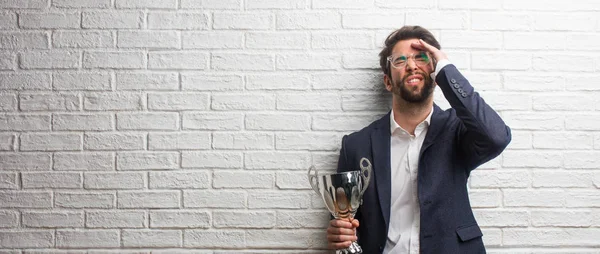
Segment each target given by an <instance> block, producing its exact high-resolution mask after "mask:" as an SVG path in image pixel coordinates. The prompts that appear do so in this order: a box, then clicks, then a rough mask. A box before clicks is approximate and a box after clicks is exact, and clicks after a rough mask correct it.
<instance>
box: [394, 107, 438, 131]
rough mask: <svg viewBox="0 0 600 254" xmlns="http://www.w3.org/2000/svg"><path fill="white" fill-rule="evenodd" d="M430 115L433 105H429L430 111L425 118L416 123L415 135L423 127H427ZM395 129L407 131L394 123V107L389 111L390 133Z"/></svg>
mask: <svg viewBox="0 0 600 254" xmlns="http://www.w3.org/2000/svg"><path fill="white" fill-rule="evenodd" d="M432 115H433V106H432V107H431V111H430V112H429V115H427V117H426V118H425V120H423V122H421V123H419V124H418V125H417V128H416V129H415V135H416V136H418V135H419V134H420V133H421V132H422V131H423V130H424V129H425V128H427V127H429V125H430V123H431V116H432ZM397 129H400V130H402V133H408V132H407V131H406V130H404V129H402V127H400V125H399V124H398V123H396V121H395V120H394V109H392V112H391V113H390V135H393V134H394V131H396V130H397Z"/></svg>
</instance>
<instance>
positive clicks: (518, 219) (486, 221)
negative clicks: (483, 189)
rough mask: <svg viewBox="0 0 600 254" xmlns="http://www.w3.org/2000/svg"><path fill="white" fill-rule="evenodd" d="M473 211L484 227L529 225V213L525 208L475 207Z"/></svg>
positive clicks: (478, 222) (480, 224)
mask: <svg viewBox="0 0 600 254" xmlns="http://www.w3.org/2000/svg"><path fill="white" fill-rule="evenodd" d="M473 213H474V215H475V219H476V220H477V224H479V226H482V227H527V226H529V213H528V212H527V211H525V210H499V209H475V210H474V211H473Z"/></svg>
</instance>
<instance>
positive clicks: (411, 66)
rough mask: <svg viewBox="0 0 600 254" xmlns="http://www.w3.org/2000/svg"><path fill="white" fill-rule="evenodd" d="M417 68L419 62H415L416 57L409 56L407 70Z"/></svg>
mask: <svg viewBox="0 0 600 254" xmlns="http://www.w3.org/2000/svg"><path fill="white" fill-rule="evenodd" d="M416 69H417V64H416V63H415V61H414V59H413V58H412V57H410V58H408V59H407V60H406V70H407V71H410V70H416Z"/></svg>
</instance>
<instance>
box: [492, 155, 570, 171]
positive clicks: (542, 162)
mask: <svg viewBox="0 0 600 254" xmlns="http://www.w3.org/2000/svg"><path fill="white" fill-rule="evenodd" d="M565 161H566V160H565ZM562 165H563V158H562V156H561V154H560V153H556V152H545V151H505V152H504V153H503V163H502V166H504V167H519V168H526V167H533V168H557V167H561V166H562Z"/></svg>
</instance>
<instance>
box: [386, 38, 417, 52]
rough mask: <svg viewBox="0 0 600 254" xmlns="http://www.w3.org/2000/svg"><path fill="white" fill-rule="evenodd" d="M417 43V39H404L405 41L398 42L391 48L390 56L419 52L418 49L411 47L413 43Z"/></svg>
mask: <svg viewBox="0 0 600 254" xmlns="http://www.w3.org/2000/svg"><path fill="white" fill-rule="evenodd" d="M418 41H419V39H406V40H401V41H398V42H397V43H396V45H394V48H392V55H397V54H412V53H416V52H419V50H418V49H415V48H413V47H412V46H411V44H412V43H413V42H418Z"/></svg>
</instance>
